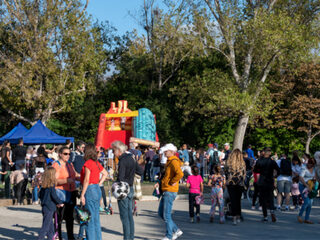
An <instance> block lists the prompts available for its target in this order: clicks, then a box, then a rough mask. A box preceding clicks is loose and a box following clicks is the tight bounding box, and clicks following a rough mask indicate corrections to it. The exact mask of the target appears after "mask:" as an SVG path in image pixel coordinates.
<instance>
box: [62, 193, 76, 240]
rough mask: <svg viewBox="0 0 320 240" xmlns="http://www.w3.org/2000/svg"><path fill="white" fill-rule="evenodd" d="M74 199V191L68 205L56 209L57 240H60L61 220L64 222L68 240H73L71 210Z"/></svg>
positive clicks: (74, 202) (74, 203)
mask: <svg viewBox="0 0 320 240" xmlns="http://www.w3.org/2000/svg"><path fill="white" fill-rule="evenodd" d="M76 197H77V192H76V191H74V192H72V193H71V201H70V203H65V204H64V207H62V208H58V211H57V212H58V234H59V239H60V240H62V231H61V225H62V221H63V219H64V220H66V228H67V235H68V240H73V239H75V238H74V235H73V209H74V207H75V205H76Z"/></svg>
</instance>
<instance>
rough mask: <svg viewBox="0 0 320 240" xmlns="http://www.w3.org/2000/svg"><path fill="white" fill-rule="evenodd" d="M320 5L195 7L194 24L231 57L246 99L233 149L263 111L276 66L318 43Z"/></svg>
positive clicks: (210, 44) (271, 1)
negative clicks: (260, 107) (316, 21)
mask: <svg viewBox="0 0 320 240" xmlns="http://www.w3.org/2000/svg"><path fill="white" fill-rule="evenodd" d="M319 6H320V2H319V1H317V0H314V1H309V0H308V1H307V0H303V1H301V0H295V1H285V0H283V1H282V0H268V1H264V0H256V1H248V0H247V1H221V0H201V1H199V4H198V5H197V6H195V9H196V10H194V19H195V24H194V25H195V26H197V27H198V36H200V40H201V42H202V43H203V45H204V46H205V47H206V48H207V49H212V50H214V51H218V52H219V53H220V54H221V55H222V56H223V57H224V58H225V59H226V60H227V62H228V64H229V66H230V72H231V77H232V83H230V86H231V84H232V87H231V88H232V89H233V93H231V94H233V95H234V96H242V97H241V98H243V99H245V104H242V106H241V108H240V109H238V111H237V116H238V123H237V127H236V131H235V135H234V142H233V147H234V148H240V149H242V144H243V139H244V136H245V132H246V128H247V124H248V122H249V119H250V117H251V116H253V114H257V113H258V114H259V112H257V111H256V109H257V108H259V107H258V106H257V105H258V103H259V98H260V97H261V93H262V92H263V91H264V90H265V86H266V83H267V78H268V76H269V73H270V71H271V70H272V68H273V67H274V65H275V64H276V63H279V64H280V63H281V62H283V61H286V60H288V61H294V60H295V59H299V58H301V57H302V56H304V55H305V54H308V53H310V49H311V48H312V47H313V46H315V45H314V43H315V41H314V38H315V37H318V36H319V35H318V34H314V32H315V31H314V29H313V27H315V25H314V24H313V22H314V20H315V19H317V17H318V16H319V15H318V14H319V10H320V8H319ZM260 102H261V101H260ZM208 104H209V105H212V104H211V103H208ZM229 106H230V105H229ZM233 106H235V107H236V108H235V109H237V108H239V106H237V104H235V105H233Z"/></svg>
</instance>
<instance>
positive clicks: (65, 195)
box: [56, 188, 71, 203]
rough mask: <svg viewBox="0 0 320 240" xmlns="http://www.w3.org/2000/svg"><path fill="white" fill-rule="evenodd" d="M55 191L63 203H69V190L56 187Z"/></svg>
mask: <svg viewBox="0 0 320 240" xmlns="http://www.w3.org/2000/svg"><path fill="white" fill-rule="evenodd" d="M56 193H57V196H58V198H59V199H60V200H61V201H62V202H63V203H69V202H70V200H71V192H68V191H66V190H62V189H59V188H56Z"/></svg>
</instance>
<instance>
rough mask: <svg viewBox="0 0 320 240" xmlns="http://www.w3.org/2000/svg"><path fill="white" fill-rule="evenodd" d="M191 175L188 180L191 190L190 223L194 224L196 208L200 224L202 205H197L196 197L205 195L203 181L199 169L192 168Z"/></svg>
mask: <svg viewBox="0 0 320 240" xmlns="http://www.w3.org/2000/svg"><path fill="white" fill-rule="evenodd" d="M191 173H192V175H190V176H189V177H188V179H187V187H188V188H189V215H190V222H192V223H193V222H194V208H196V215H197V222H200V204H197V203H196V197H197V196H199V195H200V196H202V195H203V179H202V177H201V176H200V175H199V168H198V167H196V166H192V168H191Z"/></svg>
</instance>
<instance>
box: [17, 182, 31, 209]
mask: <svg viewBox="0 0 320 240" xmlns="http://www.w3.org/2000/svg"><path fill="white" fill-rule="evenodd" d="M27 183H28V182H27V180H22V181H20V182H19V183H18V184H17V185H15V186H14V190H15V191H14V195H15V197H16V198H17V202H18V203H20V204H22V203H23V198H24V195H25V193H26V187H27Z"/></svg>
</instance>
